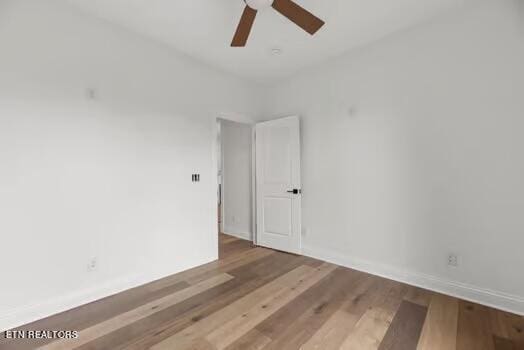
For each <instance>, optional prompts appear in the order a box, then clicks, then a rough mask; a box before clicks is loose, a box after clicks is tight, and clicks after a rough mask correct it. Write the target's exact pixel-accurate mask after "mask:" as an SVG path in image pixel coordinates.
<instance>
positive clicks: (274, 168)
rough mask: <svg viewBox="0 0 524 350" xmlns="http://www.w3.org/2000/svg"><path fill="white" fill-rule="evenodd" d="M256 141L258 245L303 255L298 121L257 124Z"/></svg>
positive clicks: (292, 119)
mask: <svg viewBox="0 0 524 350" xmlns="http://www.w3.org/2000/svg"><path fill="white" fill-rule="evenodd" d="M255 138H256V142H255V145H256V151H255V157H256V212H257V219H256V220H257V230H256V232H257V233H256V244H258V245H260V246H264V247H268V248H273V249H277V250H282V251H286V252H290V253H295V254H300V251H301V246H300V238H301V234H300V232H301V197H302V196H301V193H302V190H301V182H300V123H299V119H298V117H289V118H283V119H278V120H272V121H269V122H265V123H260V124H257V125H256V134H255Z"/></svg>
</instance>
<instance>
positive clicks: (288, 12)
mask: <svg viewBox="0 0 524 350" xmlns="http://www.w3.org/2000/svg"><path fill="white" fill-rule="evenodd" d="M272 6H273V8H274V9H275V10H277V11H278V12H280V13H281V14H282V15H284V16H286V17H287V18H289V19H290V20H291V21H292V22H295V24H296V25H298V26H299V27H300V28H302V29H304V30H305V31H306V32H308V33H309V34H311V35H313V34H315V33H316V32H317V31H318V30H319V29H320V28H322V26H323V25H324V24H325V22H324V21H323V20H321V19H320V18H318V17H317V16H315V15H313V14H312V13H311V12H309V11H307V10H306V9H304V8H302V7H301V6H299V5H297V4H296V3H294V2H293V1H291V0H274V1H273V5H272Z"/></svg>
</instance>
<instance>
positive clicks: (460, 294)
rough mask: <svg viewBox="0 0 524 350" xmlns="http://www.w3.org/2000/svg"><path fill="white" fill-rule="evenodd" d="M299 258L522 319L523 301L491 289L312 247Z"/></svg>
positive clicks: (303, 251)
mask: <svg viewBox="0 0 524 350" xmlns="http://www.w3.org/2000/svg"><path fill="white" fill-rule="evenodd" d="M302 254H303V255H305V256H309V257H312V258H315V259H318V260H323V261H327V262H330V263H333V264H336V265H340V266H344V267H348V268H351V269H354V270H358V271H362V272H366V273H369V274H372V275H376V276H380V277H384V278H387V279H391V280H395V281H398V282H402V283H406V284H409V285H413V286H417V287H420V288H424V289H428V290H432V291H435V292H438V293H442V294H446V295H450V296H453V297H457V298H460V299H464V300H468V301H471V302H474V303H478V304H482V305H486V306H489V307H492V308H496V309H499V310H503V311H507V312H511V313H514V314H517V315H521V316H524V298H522V297H519V296H516V295H510V294H507V293H502V292H498V291H494V290H490V289H485V288H480V287H477V286H473V285H469V284H465V283H461V282H456V281H452V280H446V279H443V278H439V277H435V276H431V275H426V274H421V273H417V272H413V271H407V270H405V269H400V268H396V267H393V266H388V265H384V264H379V263H374V262H371V261H364V260H360V259H354V258H352V257H349V256H346V255H344V254H342V253H339V252H335V251H330V250H324V249H319V248H312V247H302Z"/></svg>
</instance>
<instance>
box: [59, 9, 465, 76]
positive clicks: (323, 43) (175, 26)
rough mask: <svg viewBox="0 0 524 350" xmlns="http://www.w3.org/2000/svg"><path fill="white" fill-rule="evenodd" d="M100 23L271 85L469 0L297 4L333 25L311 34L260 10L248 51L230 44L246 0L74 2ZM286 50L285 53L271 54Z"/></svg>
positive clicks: (275, 13)
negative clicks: (103, 21)
mask: <svg viewBox="0 0 524 350" xmlns="http://www.w3.org/2000/svg"><path fill="white" fill-rule="evenodd" d="M69 1H70V2H73V3H75V4H76V5H78V6H80V7H81V8H83V9H84V10H87V11H89V12H90V13H92V14H95V15H96V16H98V17H101V18H104V19H107V20H109V21H112V22H115V23H118V24H120V25H122V26H124V27H127V28H128V29H130V30H133V31H136V32H139V33H141V34H144V35H147V36H149V37H151V38H154V39H156V40H159V41H162V42H164V43H167V44H169V45H172V46H173V47H175V48H176V49H178V50H179V51H182V52H184V53H186V54H188V55H190V56H192V57H195V58H197V59H199V60H201V61H204V62H207V63H209V64H211V65H214V66H216V67H219V68H221V69H223V70H226V71H229V72H232V73H235V74H237V75H240V76H243V77H246V78H250V79H253V80H256V81H258V82H271V81H272V80H275V79H279V78H282V77H285V76H288V75H291V74H293V73H295V72H296V71H297V70H300V69H302V68H305V67H307V66H308V65H311V64H313V63H316V62H319V61H321V60H323V59H326V58H329V57H332V56H336V55H338V54H341V53H343V52H345V51H348V50H350V49H352V48H354V47H356V46H359V45H362V44H365V43H369V42H372V41H374V40H377V39H379V38H381V37H384V36H385V35H388V34H391V33H393V32H395V31H398V30H400V29H404V28H407V27H410V26H414V25H416V24H419V23H421V22H423V21H425V20H428V19H430V18H432V17H434V16H436V15H438V14H440V13H442V12H444V11H448V10H450V9H453V8H455V7H458V6H460V5H461V4H462V3H463V2H464V0H296V2H297V3H298V4H300V5H301V6H303V7H305V8H306V9H308V10H309V11H311V12H313V13H314V14H315V15H317V16H318V17H320V18H322V19H323V20H325V21H326V25H325V26H324V27H323V28H322V29H321V30H320V31H319V32H318V33H317V34H316V35H315V36H313V37H312V36H310V35H309V34H307V33H306V32H304V31H302V30H301V29H300V28H299V27H297V26H296V25H295V24H293V23H292V22H290V21H289V20H288V19H287V18H285V17H283V16H282V15H280V14H279V13H277V12H276V11H275V10H274V9H272V8H269V9H267V10H263V11H259V13H258V16H257V18H256V21H255V25H254V28H253V30H252V32H251V36H250V39H249V41H248V45H247V47H245V48H231V47H229V44H230V43H231V39H232V37H233V34H234V32H235V29H236V26H237V24H238V21H239V19H240V16H241V14H242V10H243V8H244V2H243V0H69ZM273 47H279V48H281V49H282V54H281V55H278V56H275V55H272V54H271V48H273Z"/></svg>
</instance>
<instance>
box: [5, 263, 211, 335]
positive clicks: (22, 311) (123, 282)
mask: <svg viewBox="0 0 524 350" xmlns="http://www.w3.org/2000/svg"><path fill="white" fill-rule="evenodd" d="M216 259H217V257H212V258H210V259H205V260H204V261H202V262H201V263H198V264H196V265H195V266H199V265H203V264H206V263H208V262H211V261H214V260H216ZM189 268H191V266H190V267H187V269H189ZM183 270H186V268H184V269H183ZM183 270H179V271H175V272H160V273H154V274H148V275H147V276H145V275H138V274H137V275H133V276H127V277H123V278H120V279H117V280H113V281H111V282H108V283H105V284H101V285H97V286H96V287H94V288H89V289H85V290H82V291H77V292H74V293H71V294H69V295H65V296H60V297H56V298H53V299H50V300H47V301H44V302H42V303H35V304H32V305H27V306H23V307H19V308H14V309H11V310H0V332H3V331H6V330H9V329H14V328H16V327H20V326H23V325H25V324H28V323H31V322H34V321H37V320H40V319H43V318H46V317H49V316H52V315H56V314H58V313H61V312H64V311H67V310H71V309H74V308H77V307H79V306H82V305H85V304H88V303H91V302H93V301H97V300H100V299H103V298H106V297H108V296H111V295H114V294H117V293H120V292H123V291H126V290H128V289H132V288H135V287H139V286H141V285H144V284H147V283H150V282H153V281H156V280H158V279H161V278H164V277H167V276H170V275H173V274H175V273H178V272H180V271H183Z"/></svg>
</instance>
